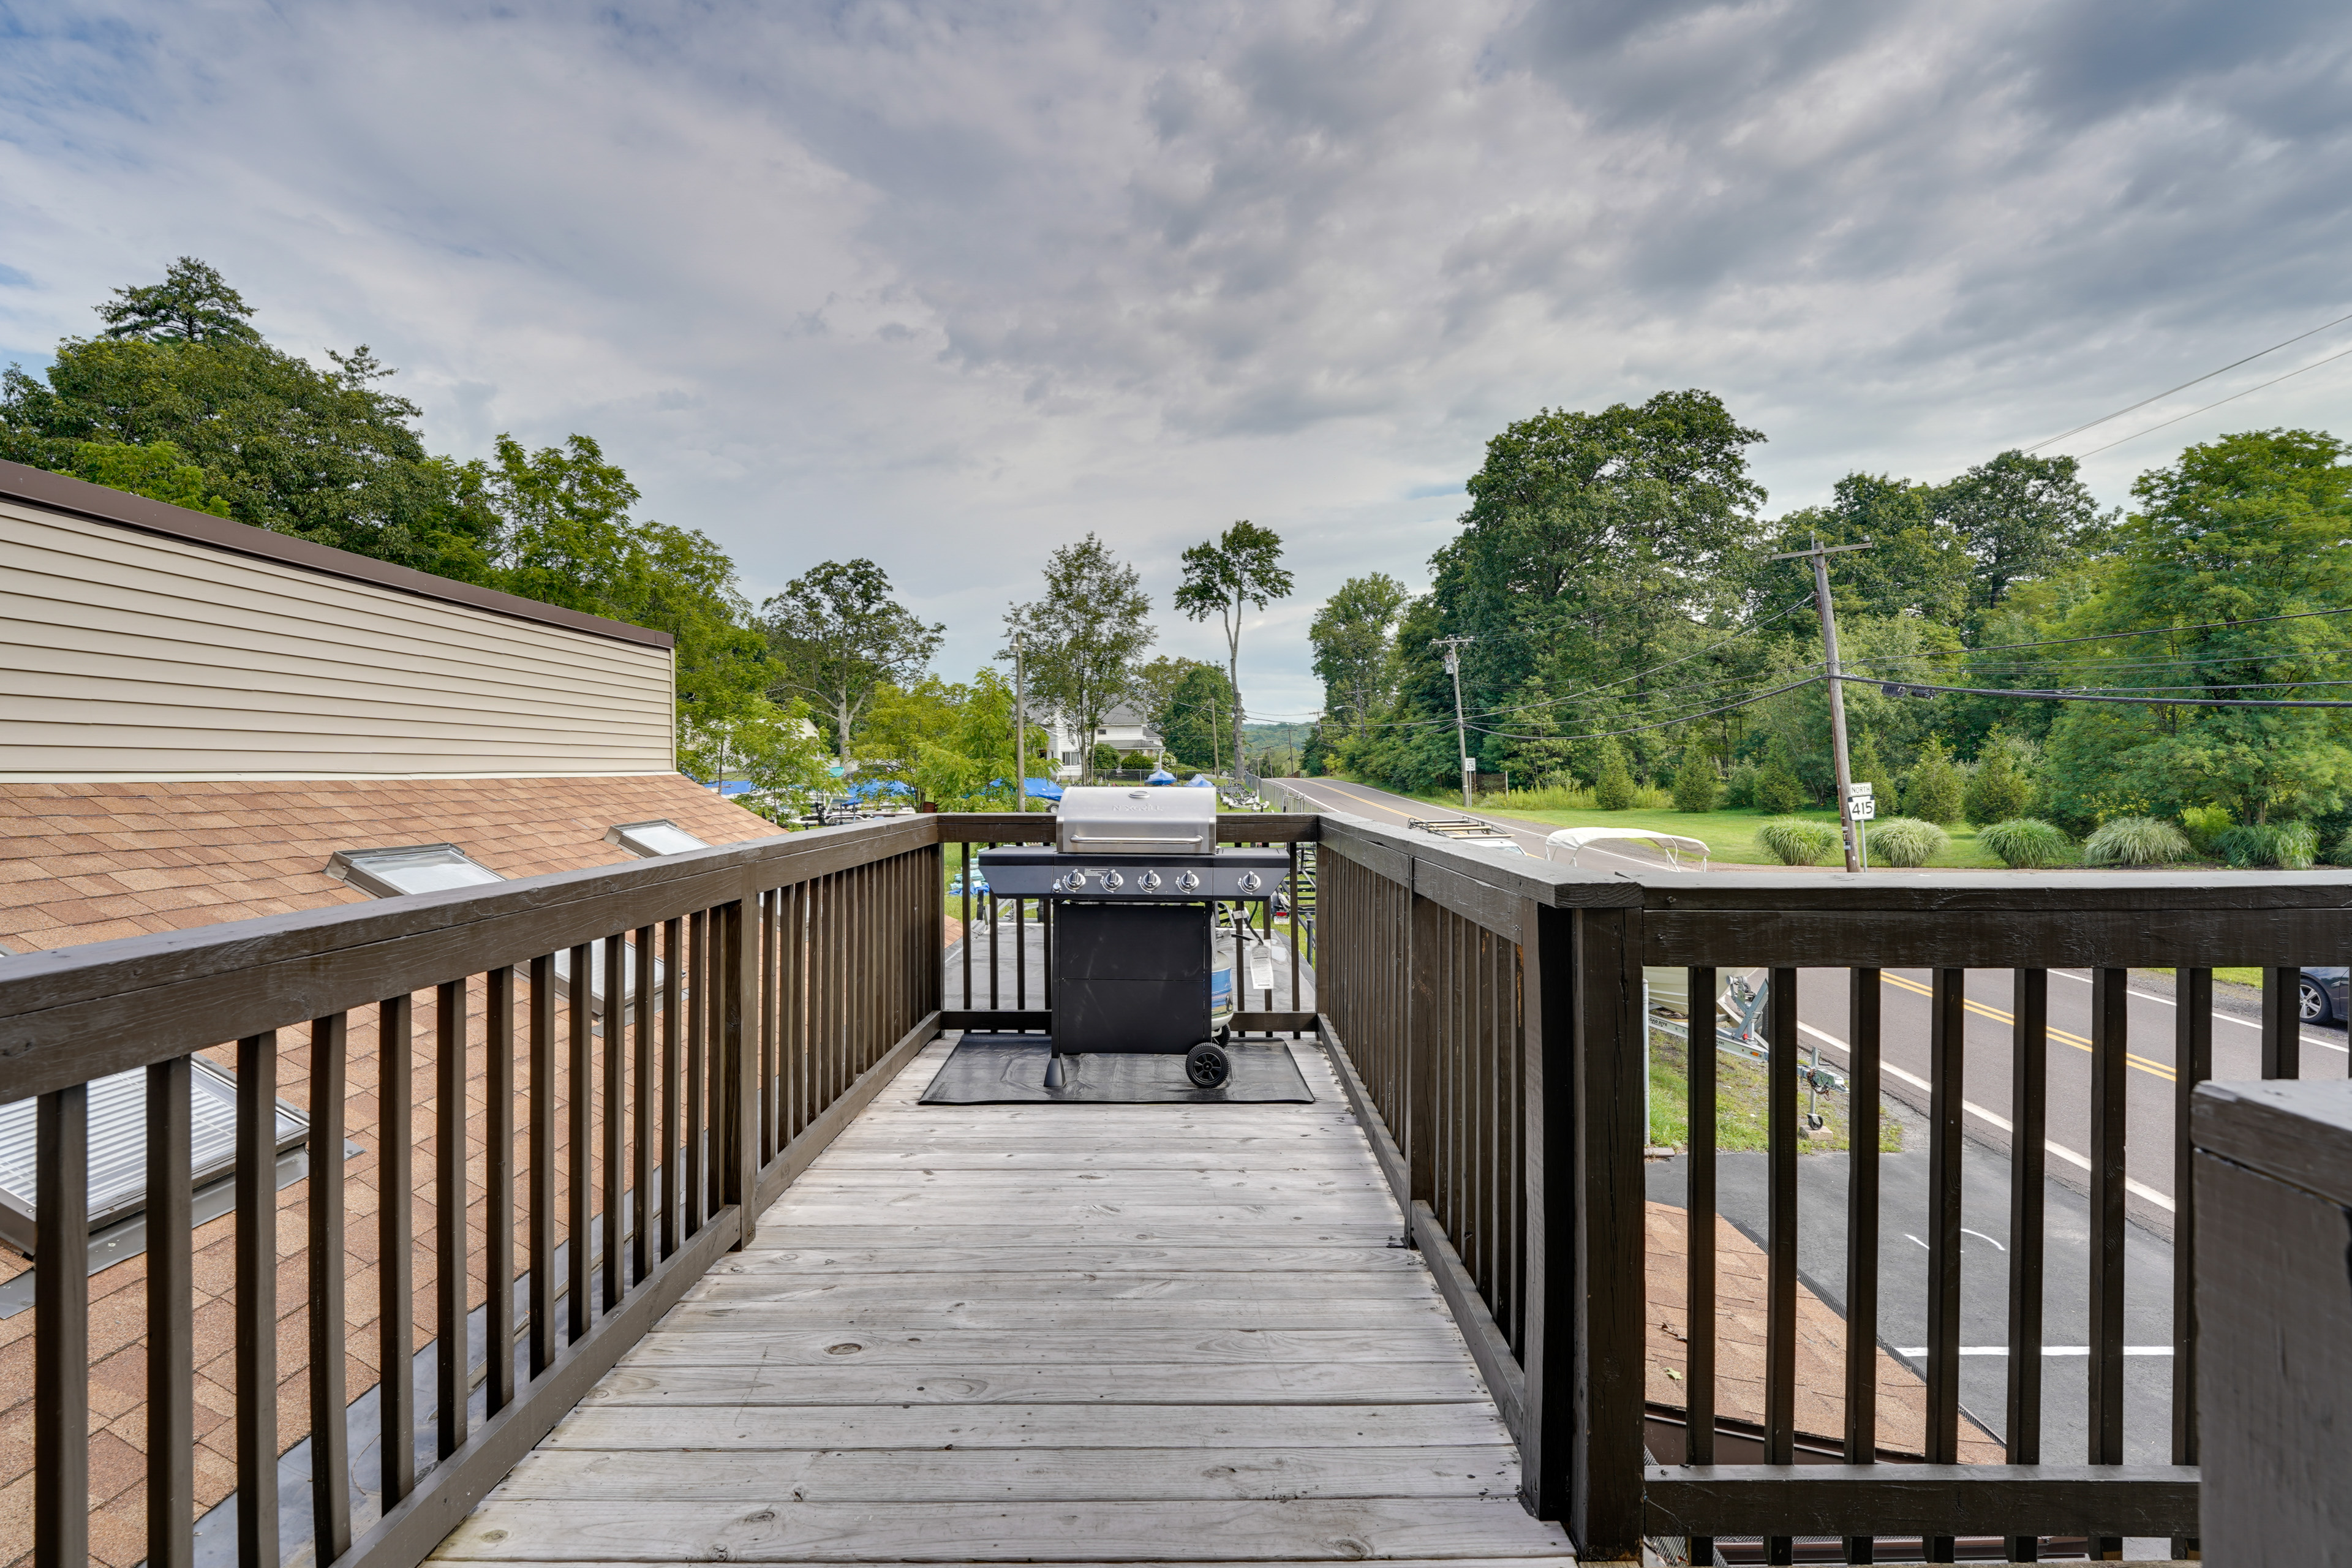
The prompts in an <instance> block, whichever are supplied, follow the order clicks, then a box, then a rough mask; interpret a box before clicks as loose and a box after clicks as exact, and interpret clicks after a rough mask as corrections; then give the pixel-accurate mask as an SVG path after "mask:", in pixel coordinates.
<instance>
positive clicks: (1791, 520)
mask: <svg viewBox="0 0 2352 1568" xmlns="http://www.w3.org/2000/svg"><path fill="white" fill-rule="evenodd" d="M1935 500H1936V493H1935V491H1934V490H1933V489H1930V488H1929V487H1928V486H1926V485H1921V484H1914V483H1913V482H1911V481H1910V480H1908V479H1893V478H1890V477H1888V476H1887V475H1885V474H1860V473H1856V474H1848V475H1847V476H1846V477H1845V478H1843V479H1840V480H1838V482H1837V484H1836V485H1835V487H1833V489H1832V499H1831V501H1830V503H1829V504H1828V505H1827V506H1815V507H1806V508H1804V509H1803V510H1799V511H1792V512H1790V513H1789V514H1788V515H1787V516H1786V517H1783V518H1781V519H1780V521H1778V522H1776V523H1774V524H1773V525H1772V527H1773V531H1774V534H1775V537H1774V539H1773V542H1771V544H1770V546H1769V552H1771V553H1777V552H1783V551H1791V550H1804V549H1807V548H1809V547H1810V546H1811V544H1812V543H1813V542H1815V541H1816V540H1818V541H1819V542H1822V543H1823V544H1860V543H1864V542H1867V543H1868V544H1869V545H1870V548H1869V549H1867V550H1857V551H1853V552H1849V553H1847V554H1843V555H1840V556H1838V557H1837V558H1836V563H1835V564H1834V565H1833V566H1832V568H1831V570H1830V592H1831V595H1832V596H1833V597H1834V598H1835V599H1836V600H1837V610H1838V615H1839V616H1840V617H1841V618H1842V619H1843V618H1845V617H1849V616H1920V617H1923V618H1924V619H1926V620H1927V621H1928V622H1931V623H1934V624H1938V625H1943V626H1959V625H1961V624H1962V623H1963V621H1964V619H1965V617H1966V616H1967V614H1968V608H1969V594H1970V584H1971V582H1972V574H1973V571H1974V564H1975V563H1973V562H1972V561H1971V560H1970V558H1969V552H1968V545H1967V542H1966V541H1965V540H1964V539H1963V538H1962V537H1961V535H1960V533H1959V531H1958V529H1956V528H1954V527H1953V526H1952V525H1951V524H1950V523H1949V522H1947V521H1943V520H1941V519H1939V518H1938V517H1937V515H1936V512H1935V506H1934V503H1935ZM1760 570H1761V572H1762V576H1761V577H1760V578H1759V590H1758V592H1757V595H1756V597H1755V603H1756V605H1757V606H1758V607H1759V608H1764V607H1767V606H1769V608H1772V609H1778V608H1780V606H1781V605H1785V604H1787V603H1788V602H1789V601H1790V599H1791V598H1794V597H1795V596H1797V595H1801V594H1804V593H1807V592H1809V591H1811V588H1812V585H1813V572H1812V567H1811V563H1807V562H1803V561H1783V562H1779V563H1764V564H1763V565H1762V566H1761V568H1760Z"/></svg>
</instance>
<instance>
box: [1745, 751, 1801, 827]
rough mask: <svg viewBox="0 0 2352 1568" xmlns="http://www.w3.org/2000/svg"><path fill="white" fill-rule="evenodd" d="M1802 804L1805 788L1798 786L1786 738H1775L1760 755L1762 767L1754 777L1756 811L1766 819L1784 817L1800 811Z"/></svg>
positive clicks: (1793, 762)
mask: <svg viewBox="0 0 2352 1568" xmlns="http://www.w3.org/2000/svg"><path fill="white" fill-rule="evenodd" d="M1805 804H1806V803H1805V786H1804V785H1803V784H1801V783H1799V782H1798V779H1797V767H1796V763H1795V761H1794V760H1793V759H1792V758H1791V757H1790V754H1789V742H1788V738H1787V737H1786V736H1783V735H1775V736H1773V737H1772V741H1771V744H1770V745H1769V747H1768V748H1767V750H1766V752H1765V753H1764V766H1763V767H1762V769H1760V770H1759V772H1758V773H1757V775H1756V808H1757V809H1758V810H1759V811H1761V812H1763V813H1764V814H1765V815H1767V816H1788V815H1789V814H1790V812H1793V811H1802V810H1803V809H1804V808H1805Z"/></svg>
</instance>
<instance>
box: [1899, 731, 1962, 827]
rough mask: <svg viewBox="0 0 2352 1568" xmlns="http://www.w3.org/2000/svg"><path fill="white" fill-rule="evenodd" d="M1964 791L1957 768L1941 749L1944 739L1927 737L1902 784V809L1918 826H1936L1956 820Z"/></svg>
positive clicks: (1938, 736) (1933, 736) (1958, 816)
mask: <svg viewBox="0 0 2352 1568" xmlns="http://www.w3.org/2000/svg"><path fill="white" fill-rule="evenodd" d="M1966 790H1967V781H1966V780H1965V779H1964V778H1963V777H1962V776H1961V773H1960V768H1959V764H1958V763H1955V762H1953V761H1952V756H1951V753H1950V752H1948V751H1947V750H1945V748H1944V738H1943V737H1942V736H1940V735H1930V736H1929V737H1928V738H1927V745H1926V746H1924V747H1922V748H1921V749H1920V752H1919V760H1918V761H1917V762H1916V763H1912V764H1911V774H1910V776H1909V777H1908V778H1906V779H1905V780H1904V781H1903V809H1904V810H1906V811H1907V812H1909V813H1910V814H1911V815H1912V816H1916V817H1917V818H1919V819H1920V820H1921V821H1922V822H1933V823H1937V824H1938V825H1940V824H1943V823H1947V822H1958V820H1959V819H1960V802H1961V797H1962V795H1964V794H1965V793H1966Z"/></svg>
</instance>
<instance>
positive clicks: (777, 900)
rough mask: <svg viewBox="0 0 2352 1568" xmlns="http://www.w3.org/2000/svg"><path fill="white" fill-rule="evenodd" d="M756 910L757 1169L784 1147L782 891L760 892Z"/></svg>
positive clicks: (762, 1167) (769, 890)
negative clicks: (779, 1094)
mask: <svg viewBox="0 0 2352 1568" xmlns="http://www.w3.org/2000/svg"><path fill="white" fill-rule="evenodd" d="M755 907H756V909H757V910H758V915H757V919H758V921H759V938H760V1072H759V1081H760V1114H759V1123H760V1168H761V1170H765V1169H767V1165H768V1162H769V1161H771V1160H772V1159H774V1158H775V1157H776V1155H777V1153H778V1152H779V1151H781V1150H782V1148H783V1144H784V1141H783V1135H782V1125H783V1123H782V1118H781V1117H780V1116H779V1115H778V1113H777V1103H776V1089H777V1087H778V1084H779V1079H777V1077H776V1026H777V1025H778V1024H779V1023H781V1022H782V1020H781V1019H780V1018H779V1017H778V1016H777V1015H776V980H777V970H778V968H779V962H780V955H779V953H778V952H777V950H776V929H777V927H778V926H779V925H780V924H782V921H780V920H779V919H778V915H779V912H780V911H781V910H782V907H783V893H782V890H781V889H765V890H763V891H762V892H761V894H760V900H759V903H758V904H757V905H756V906H755Z"/></svg>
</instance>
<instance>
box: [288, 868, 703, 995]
mask: <svg viewBox="0 0 2352 1568" xmlns="http://www.w3.org/2000/svg"><path fill="white" fill-rule="evenodd" d="M637 826H650V825H648V824H639V825H637ZM660 826H665V827H670V825H669V824H668V823H663V824H661V825H660ZM615 831H618V830H617V829H615ZM671 831H672V832H677V831H678V830H677V828H675V827H671ZM606 837H608V838H609V837H610V835H607V836H606ZM681 837H689V838H690V837H693V836H692V835H691V834H682V835H681ZM693 847H697V848H703V849H707V848H709V845H707V844H704V843H703V842H702V841H701V840H700V839H698V838H697V839H695V840H694V846H693ZM326 869H327V875H328V876H330V877H332V878H334V879H337V880H338V881H344V882H349V883H350V884H351V885H352V887H354V888H358V889H361V890H362V891H363V892H370V893H373V894H374V895H375V896H376V897H377V898H379V899H396V898H400V897H402V896H403V895H404V894H408V893H436V892H439V891H441V890H442V889H445V888H478V887H482V886H484V885H486V884H488V883H491V882H503V881H505V880H506V879H505V878H504V877H501V876H499V874H498V873H497V872H496V871H493V870H491V869H490V868H488V866H485V865H483V864H482V863H481V862H480V861H479V860H477V859H475V858H473V857H472V856H470V855H467V853H466V852H465V851H464V850H462V849H460V848H458V847H457V846H456V845H454V844H412V845H408V846H406V847H404V848H399V849H338V850H336V851H335V853H334V854H333V855H332V856H331V857H330V858H328V861H327V868H326ZM630 945H631V946H632V948H634V946H635V944H634V943H632V944H630ZM588 962H589V970H588V1005H589V1007H590V1008H591V1009H592V1010H593V1011H595V1012H598V1013H601V1012H603V1011H604V943H603V942H597V943H595V944H593V946H592V947H591V948H590V949H589V952H588ZM622 967H623V968H624V970H627V971H630V973H624V974H623V975H622V976H621V1000H622V1001H623V1002H624V1003H625V1002H627V1001H628V1000H629V999H630V998H631V997H633V996H635V994H636V980H635V973H634V967H633V966H632V965H630V964H627V963H624V964H623V966H622ZM661 973H662V966H661V963H660V961H659V960H656V961H655V963H654V976H655V979H656V982H658V981H659V979H660V977H661ZM555 983H556V984H557V986H558V987H560V988H561V989H562V991H563V993H564V994H567V995H568V994H570V993H571V990H572V950H571V949H570V948H559V949H557V950H556V953H555Z"/></svg>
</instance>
